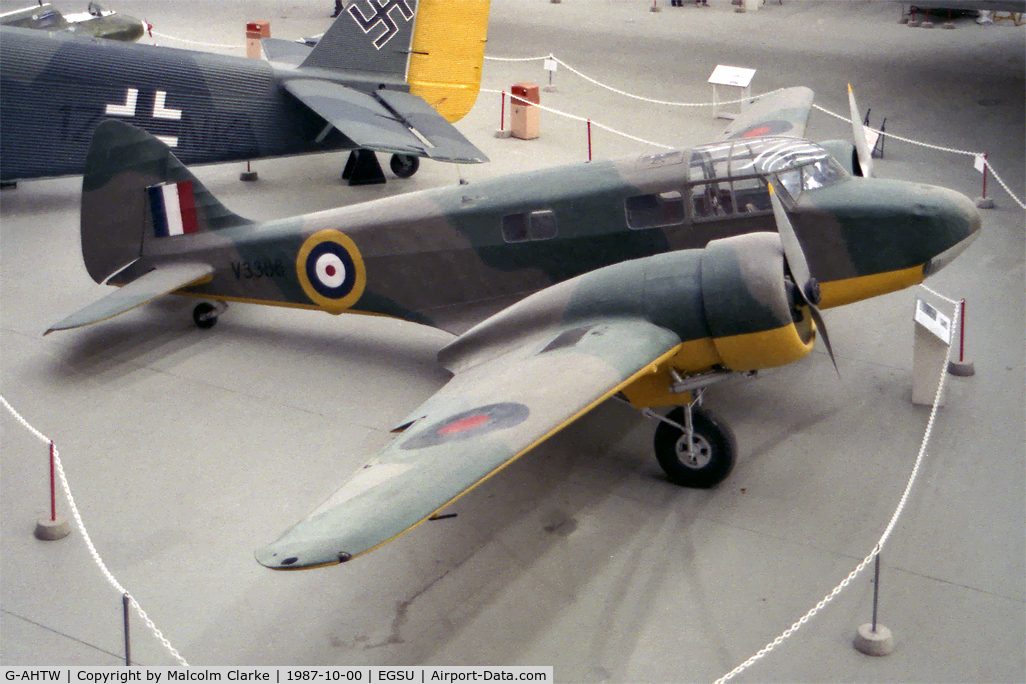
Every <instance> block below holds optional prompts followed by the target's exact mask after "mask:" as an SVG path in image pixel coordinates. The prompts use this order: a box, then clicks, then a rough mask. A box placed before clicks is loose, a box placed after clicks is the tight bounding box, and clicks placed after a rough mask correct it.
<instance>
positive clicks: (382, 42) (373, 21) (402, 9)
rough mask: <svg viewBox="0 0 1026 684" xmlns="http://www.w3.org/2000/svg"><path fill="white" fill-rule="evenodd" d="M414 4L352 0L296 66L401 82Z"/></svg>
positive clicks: (404, 0)
mask: <svg viewBox="0 0 1026 684" xmlns="http://www.w3.org/2000/svg"><path fill="white" fill-rule="evenodd" d="M422 1H423V0H422ZM416 7H417V0H352V1H351V2H349V3H347V5H346V8H345V9H344V10H343V11H342V13H341V14H340V15H339V16H338V19H336V20H335V21H334V23H332V25H331V26H330V27H328V30H327V31H325V33H324V35H323V36H321V38H320V40H318V41H317V45H315V46H314V49H313V50H312V51H311V52H310V55H309V56H308V57H307V58H306V59H305V60H303V63H302V64H301V65H300V68H301V69H305V68H308V67H317V68H320V69H331V70H332V71H357V72H364V73H372V74H376V75H378V76H391V77H394V78H395V79H398V80H399V81H402V80H403V78H404V76H405V75H406V58H407V55H408V53H409V48H410V36H411V35H412V33H413V18H414V15H415V14H416Z"/></svg>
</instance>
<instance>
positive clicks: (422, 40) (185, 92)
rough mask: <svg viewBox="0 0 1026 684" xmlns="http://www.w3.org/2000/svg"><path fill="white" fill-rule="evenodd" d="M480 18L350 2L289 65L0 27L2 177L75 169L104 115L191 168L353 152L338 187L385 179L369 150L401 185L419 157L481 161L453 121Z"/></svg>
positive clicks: (424, 5)
mask: <svg viewBox="0 0 1026 684" xmlns="http://www.w3.org/2000/svg"><path fill="white" fill-rule="evenodd" d="M488 9H489V0H444V1H443V0H421V2H420V7H419V9H418V8H417V2H416V0H387V1H386V0H355V1H354V2H352V3H350V4H349V5H348V7H347V9H346V11H345V12H343V13H342V14H341V15H340V16H339V18H338V19H336V20H335V21H334V22H333V23H332V25H331V27H330V28H329V29H328V31H327V32H326V33H325V34H324V36H323V37H322V38H321V39H320V41H319V42H318V44H317V45H316V46H315V47H313V48H312V49H309V48H305V46H303V45H300V44H296V49H299V50H305V54H304V55H303V57H302V60H301V62H298V63H296V64H281V63H271V62H266V61H263V60H258V59H245V58H241V57H229V56H224V55H216V54H209V53H203V52H193V51H188V50H176V49H172V48H163V47H156V46H152V45H144V44H125V43H119V42H108V41H97V40H89V39H84V38H80V37H78V36H75V35H70V34H67V33H49V32H43V31H32V30H28V29H22V28H16V27H0V119H2V120H3V127H2V128H0V149H3V155H2V156H0V180H3V181H13V180H17V179H24V178H39V177H47V176H61V175H68V174H77V173H81V172H82V168H83V163H84V161H85V156H86V150H87V148H88V145H89V139H90V136H91V135H92V132H93V129H94V128H95V127H96V124H98V123H99V122H100V121H101V120H102V119H104V118H111V117H113V118H118V119H121V120H123V121H125V122H127V123H130V124H133V125H135V126H138V127H140V128H142V129H144V130H146V131H148V132H149V133H151V134H153V135H155V136H157V137H158V138H159V139H160V140H162V141H163V142H164V143H166V144H167V145H168V146H169V147H171V148H173V149H174V151H175V155H176V156H177V157H178V158H179V159H181V160H182V161H183V162H185V163H188V164H204V163H211V162H225V161H238V160H243V161H244V160H250V159H257V158H261V157H276V156H284V155H292V154H304V153H309V152H323V151H332V150H353V153H352V154H351V155H350V160H349V163H348V164H347V169H346V177H347V178H349V179H350V181H351V182H353V183H360V182H384V175H383V174H382V172H381V167H380V166H379V165H378V162H377V159H376V157H375V155H374V153H373V151H377V152H386V153H391V154H392V155H393V156H392V161H391V167H392V170H393V171H394V172H395V174H396V175H397V176H400V177H408V176H410V175H412V174H413V173H414V172H415V171H416V170H417V167H418V165H419V158H420V157H429V158H431V159H436V160H438V161H445V162H454V163H475V162H482V161H486V157H485V155H484V154H483V153H482V152H481V151H480V150H478V149H477V148H476V147H475V146H474V145H473V144H471V143H470V142H469V141H468V140H467V139H466V138H465V137H463V135H462V134H460V132H459V131H457V130H456V128H454V127H453V126H452V124H451V122H453V121H457V120H459V119H460V118H462V117H463V116H464V115H465V114H466V113H467V112H468V111H470V109H471V108H472V107H473V105H474V102H475V101H476V99H477V93H478V89H479V86H480V79H481V66H482V64H483V61H484V43H485V36H486V33H487V27H488ZM415 16H416V28H414V23H415V22H414V17H415ZM440 27H444V30H443V29H442V28H440ZM451 34H456V35H459V36H460V40H458V41H455V40H451V39H450V38H449V36H450V35H451ZM284 42H285V41H272V42H270V43H269V51H270V52H272V53H274V54H281V53H282V52H283V50H282V48H281V44H282V43H284Z"/></svg>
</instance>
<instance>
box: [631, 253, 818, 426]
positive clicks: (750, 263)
mask: <svg viewBox="0 0 1026 684" xmlns="http://www.w3.org/2000/svg"><path fill="white" fill-rule="evenodd" d="M700 282H701V289H702V297H701V299H702V316H703V317H704V321H703V322H702V327H703V328H704V331H705V332H706V336H704V337H695V338H693V339H689V340H685V341H684V342H683V344H682V345H681V348H680V350H679V351H678V352H677V353H676V354H675V355H674V356H673V357H672V358H671V359H669V360H668V361H666V362H665V363H663V364H662V365H661V366H660V367H659V368H658V369H657V370H656V371H655V372H654V373H652V374H651V375H647V376H644V377H642V378H639V379H638V380H637V381H635V382H634V383H633V384H631V385H630V386H629V387H627V388H626V389H624V390H623V392H624V394H625V395H626V396H627V398H628V399H629V400H630V401H631V403H632V404H634V405H635V406H638V407H639V408H640V407H652V406H669V405H674V404H681V403H684V402H686V401H689V400H690V395H689V394H687V393H675V392H673V391H672V388H673V385H674V383H675V380H676V379H680V378H687V377H688V376H690V375H696V374H700V373H705V372H708V371H710V370H713V369H720V370H729V371H738V372H744V371H753V370H759V369H762V368H774V367H777V366H784V365H787V364H789V363H792V362H794V361H797V360H798V359H800V358H802V357H804V356H805V355H806V354H808V353H809V352H810V351H811V350H812V343H813V340H814V339H815V332H816V329H815V326H814V324H813V323H812V319H811V317H810V316H809V314H808V312H807V311H806V310H805V309H804V307H803V308H796V307H795V305H794V301H795V300H794V293H793V288H794V286H793V285H792V284H791V283H790V282H789V281H788V280H787V279H786V278H785V263H784V253H783V250H782V249H781V247H780V238H779V237H778V236H777V235H776V234H775V233H750V234H748V235H740V236H736V237H731V238H725V239H723V240H715V241H713V242H710V243H709V244H708V245H707V246H706V248H705V249H704V250H703V251H702V257H701V277H700ZM798 316H800V320H798V321H797V322H795V320H794V318H795V317H798ZM674 376H676V378H675V377H674Z"/></svg>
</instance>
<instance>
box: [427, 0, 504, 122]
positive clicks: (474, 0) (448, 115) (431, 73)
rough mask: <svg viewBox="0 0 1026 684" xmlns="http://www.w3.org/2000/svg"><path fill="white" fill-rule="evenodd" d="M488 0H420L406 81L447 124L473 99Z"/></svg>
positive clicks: (460, 115)
mask: <svg viewBox="0 0 1026 684" xmlns="http://www.w3.org/2000/svg"><path fill="white" fill-rule="evenodd" d="M490 9H491V2H490V0H420V7H419V9H418V11H417V22H416V26H415V27H414V31H413V42H412V45H411V48H410V64H409V70H408V72H407V82H408V83H409V85H410V92H411V93H413V94H414V95H419V96H420V97H422V98H424V100H425V101H427V103H428V104H430V105H431V106H432V107H434V108H435V109H436V110H437V111H438V113H439V114H441V115H442V116H443V117H445V119H446V120H448V121H449V122H450V123H453V122H456V121H459V120H460V119H462V118H463V117H464V116H465V115H466V114H467V113H468V112H469V111H470V110H471V109H472V108H473V107H474V104H475V103H476V102H477V95H478V92H479V91H480V88H481V72H482V68H483V66H484V53H485V42H486V40H487V38H488V15H489V12H490Z"/></svg>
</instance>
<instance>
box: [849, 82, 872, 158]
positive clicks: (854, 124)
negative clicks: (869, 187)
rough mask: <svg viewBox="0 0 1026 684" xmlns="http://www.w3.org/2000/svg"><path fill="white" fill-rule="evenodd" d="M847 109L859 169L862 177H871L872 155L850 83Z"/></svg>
mask: <svg viewBox="0 0 1026 684" xmlns="http://www.w3.org/2000/svg"><path fill="white" fill-rule="evenodd" d="M848 107H849V109H851V133H852V137H853V138H854V139H855V140H854V142H855V151H856V153H858V157H859V168H861V169H862V176H863V177H865V178H872V177H873V153H872V151H871V150H870V149H869V142H868V141H867V140H866V128H865V126H863V125H862V117H860V116H859V106H858V105H857V104H856V103H855V91H854V90H852V87H851V83H849V84H848Z"/></svg>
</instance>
